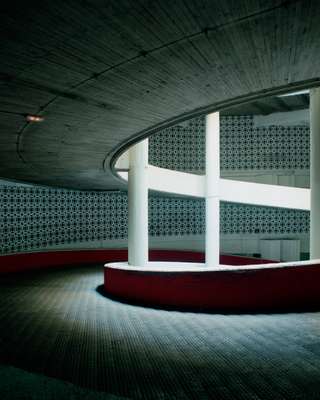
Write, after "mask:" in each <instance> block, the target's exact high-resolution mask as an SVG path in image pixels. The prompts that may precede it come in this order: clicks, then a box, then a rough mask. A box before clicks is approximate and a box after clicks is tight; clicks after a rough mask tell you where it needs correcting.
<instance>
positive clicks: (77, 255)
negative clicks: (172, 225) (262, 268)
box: [0, 249, 268, 273]
mask: <svg viewBox="0 0 320 400" xmlns="http://www.w3.org/2000/svg"><path fill="white" fill-rule="evenodd" d="M149 258H150V260H151V261H185V262H204V254H203V253H202V252H195V251H180V250H150V252H149ZM127 259H128V251H127V249H106V250H61V251H46V252H44V251H43V252H35V253H21V254H9V255H3V256H0V273H1V272H19V271H20V272H23V271H28V270H34V269H42V268H49V267H58V266H65V265H71V264H89V263H101V264H105V263H108V262H116V261H126V260H127ZM220 262H221V263H222V264H229V265H245V264H259V263H266V262H268V261H266V260H260V259H254V258H248V257H238V256H229V255H221V256H220Z"/></svg>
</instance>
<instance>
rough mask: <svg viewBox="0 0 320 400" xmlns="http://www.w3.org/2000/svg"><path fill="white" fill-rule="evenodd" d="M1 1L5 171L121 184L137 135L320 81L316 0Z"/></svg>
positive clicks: (97, 185) (0, 123) (75, 183)
mask: <svg viewBox="0 0 320 400" xmlns="http://www.w3.org/2000/svg"><path fill="white" fill-rule="evenodd" d="M3 3H5V4H3ZM3 3H1V5H0V32H1V33H0V35H1V42H0V43H1V46H0V60H1V63H0V103H1V104H0V177H2V178H8V179H17V180H23V181H28V182H35V183H39V184H45V185H54V186H59V187H69V188H76V189H90V190H112V189H123V188H124V187H125V186H124V184H123V183H121V182H120V181H118V180H117V179H116V178H115V177H114V176H113V174H112V171H111V169H110V162H111V160H112V157H113V156H114V155H115V154H116V153H117V151H118V150H119V149H120V148H121V147H123V146H125V145H127V144H128V143H130V142H132V141H134V140H136V139H137V138H138V137H139V136H141V135H147V134H150V133H153V132H155V131H156V130H157V129H160V128H163V127H165V126H168V125H170V124H173V123H176V122H179V121H181V120H183V119H185V118H188V117H190V116H194V115H199V114H201V113H204V112H208V111H210V110H215V109H221V108H224V107H226V106H230V105H237V104H240V103H241V102H244V101H248V100H252V101H254V102H256V103H257V104H258V106H259V100H258V99H259V97H261V96H265V95H270V94H273V93H277V92H282V93H284V92H287V91H288V90H298V89H300V88H303V87H312V86H317V85H319V83H320V79H319V76H320V67H319V65H320V24H319V21H320V4H319V1H318V0H314V1H312V0H310V1H308V0H300V1H299V0H296V1H283V0H273V1H271V0H261V1H258V0H161V1H159V0H115V1H112V0H110V1H107V0H81V1H80V0H56V1H52V0H42V1H38V2H36V1H32V0H30V1H28V2H21V1H19V2H17V1H15V0H12V1H9V2H3ZM265 107H266V106H265ZM266 112H267V113H268V111H266ZM28 113H31V114H40V115H43V116H44V117H45V120H44V121H43V122H41V123H28V122H27V121H26V120H25V117H24V116H25V114H28Z"/></svg>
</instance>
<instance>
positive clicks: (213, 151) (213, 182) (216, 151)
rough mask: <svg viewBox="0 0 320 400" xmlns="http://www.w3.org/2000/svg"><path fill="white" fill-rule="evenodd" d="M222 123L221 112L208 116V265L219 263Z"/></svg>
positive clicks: (215, 265) (213, 265)
mask: <svg viewBox="0 0 320 400" xmlns="http://www.w3.org/2000/svg"><path fill="white" fill-rule="evenodd" d="M219 179H220V123H219V113H218V112H216V113H212V114H208V115H207V116H206V266H207V267H217V266H218V265H219V251H220V204H219Z"/></svg>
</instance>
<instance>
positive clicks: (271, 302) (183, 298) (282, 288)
mask: <svg viewBox="0 0 320 400" xmlns="http://www.w3.org/2000/svg"><path fill="white" fill-rule="evenodd" d="M104 282H105V283H104V286H105V289H106V291H107V292H108V293H109V294H111V295H114V296H117V297H120V298H122V299H125V300H129V301H133V302H140V303H143V304H147V305H154V306H169V307H182V308H192V309H193V308H196V309H210V310H227V311H243V310H253V311H255V310H259V311H261V310H274V309H277V310H279V309H292V308H294V309H304V308H306V307H318V306H319V305H320V265H318V264H315V265H307V266H306V265H304V266H293V267H283V268H282V267H280V268H272V267H271V268H266V269H255V270H238V271H236V270H233V271H232V270H230V271H228V270H227V271H208V272H169V273H168V272H162V273H161V272H147V271H145V272H142V271H128V270H119V269H113V268H105V280H104Z"/></svg>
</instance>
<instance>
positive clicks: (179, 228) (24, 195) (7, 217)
mask: <svg viewBox="0 0 320 400" xmlns="http://www.w3.org/2000/svg"><path fill="white" fill-rule="evenodd" d="M149 214H150V216H149V233H150V235H151V236H163V235H165V236H170V235H173V236H181V235H195V234H202V233H204V215H205V210H204V200H202V199H198V200H194V199H183V198H173V197H153V196H151V197H150V199H149ZM220 230H221V232H222V233H223V234H240V235H243V234H255V233H274V234H278V233H287V234H292V233H296V234H299V233H307V232H308V231H309V213H308V212H304V211H294V210H284V209H278V208H268V207H253V206H247V205H240V204H231V203H222V204H221V225H220ZM126 237H127V195H126V194H125V193H119V192H108V193H97V192H91V193H90V192H79V191H71V190H59V189H46V188H39V187H23V186H2V187H0V253H2V254H4V253H15V252H23V251H32V250H39V249H45V248H47V247H50V246H53V245H63V246H66V245H67V246H70V247H72V244H75V243H83V247H86V243H88V242H92V241H98V240H99V241H100V240H108V239H109V240H117V239H125V238H126Z"/></svg>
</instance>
